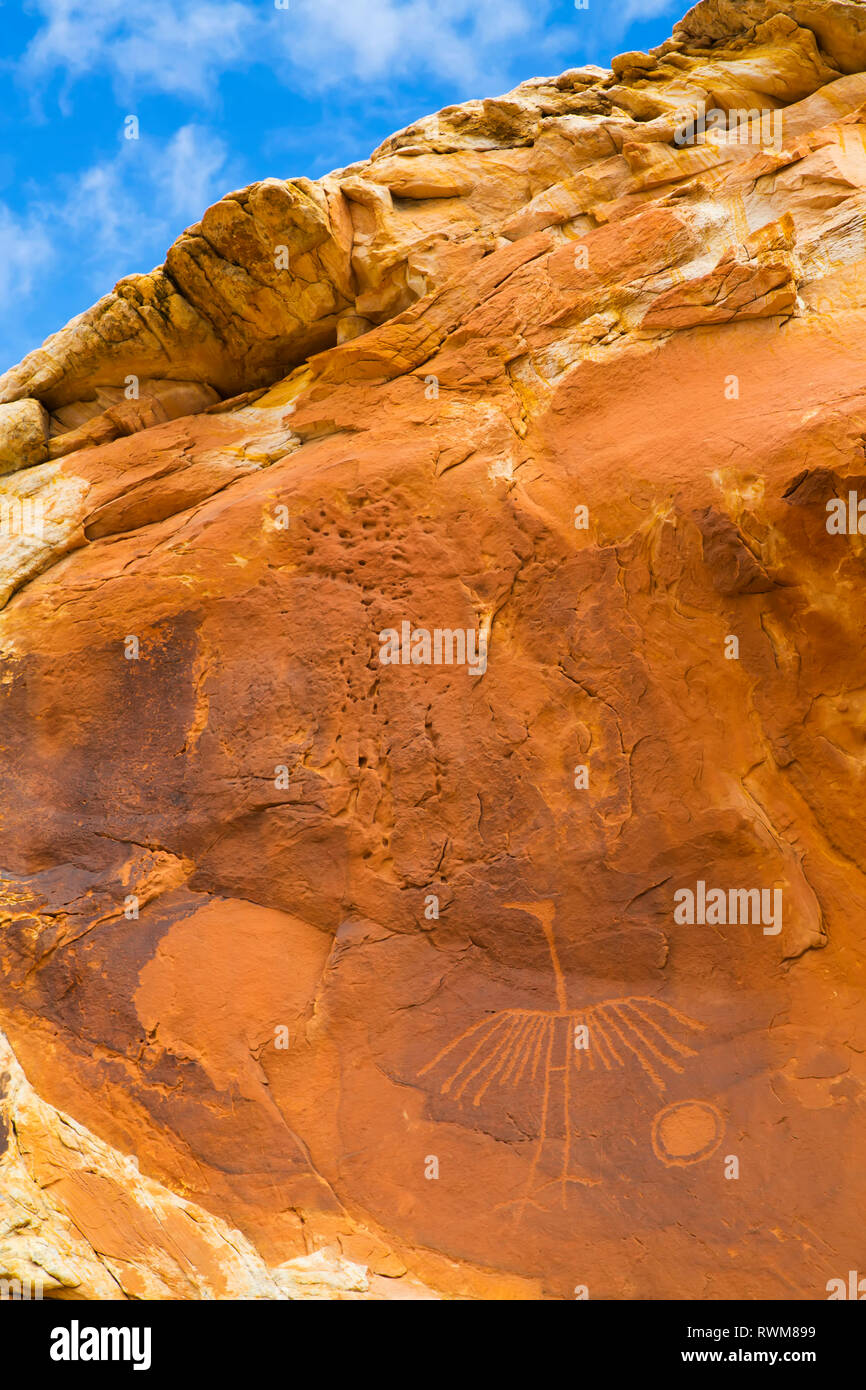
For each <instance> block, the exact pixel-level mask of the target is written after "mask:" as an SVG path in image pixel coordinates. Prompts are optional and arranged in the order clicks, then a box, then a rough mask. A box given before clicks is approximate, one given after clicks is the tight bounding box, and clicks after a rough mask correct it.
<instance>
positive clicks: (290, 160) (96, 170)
mask: <svg viewBox="0 0 866 1390" xmlns="http://www.w3.org/2000/svg"><path fill="white" fill-rule="evenodd" d="M278 4H279V5H280V8H278V7H277V5H278ZM285 4H287V6H288V8H282V6H283V5H285ZM686 8H687V5H686V4H684V3H683V2H682V0H589V7H588V8H587V9H585V10H578V9H576V8H575V6H574V0H550V3H547V0H0V34H2V44H0V371H3V370H5V369H6V368H7V367H9V366H11V365H13V364H14V363H15V362H17V361H19V360H20V359H21V358H22V357H23V356H24V355H25V353H27V352H29V351H30V350H31V349H32V348H34V347H38V346H39V344H40V343H41V342H42V341H43V339H44V338H46V337H47V336H48V334H49V333H53V332H55V331H56V330H57V329H58V328H60V327H62V325H63V324H64V323H65V322H66V321H67V320H68V319H70V318H72V317H73V315H75V314H78V313H80V312H81V311H82V310H83V309H86V308H87V307H88V306H89V305H90V304H92V303H93V302H94V301H95V300H96V299H98V298H99V297H100V295H102V294H105V293H107V292H108V291H109V290H110V289H111V288H112V286H113V285H114V283H115V281H117V280H118V279H120V277H121V276H123V275H126V274H129V273H131V272H133V271H146V270H150V269H151V268H152V267H153V266H155V265H158V264H159V263H160V262H161V261H162V260H163V259H164V256H165V252H166V250H167V248H168V247H169V246H170V244H171V242H172V241H173V240H174V239H175V237H176V236H177V235H178V233H179V232H181V231H182V230H183V229H184V227H187V226H189V225H190V223H192V222H195V221H197V220H198V218H199V217H200V216H201V214H202V212H203V211H204V209H205V208H206V207H207V205H208V204H209V203H212V202H214V201H215V200H216V199H217V198H218V197H219V196H220V195H221V194H222V193H225V192H228V191H229V190H231V189H233V188H241V187H243V185H244V184H247V183H252V182H254V181H255V180H256V179H262V178H268V177H276V178H291V177H294V176H296V175H299V174H305V175H307V176H308V177H310V178H318V177H319V176H320V175H321V174H325V173H328V172H329V171H330V170H331V169H336V168H340V167H341V166H343V165H345V164H351V163H352V162H353V161H354V160H357V159H365V158H366V157H367V156H368V155H369V154H370V152H371V151H372V150H373V149H374V148H375V147H376V145H378V144H379V143H380V142H381V141H382V140H383V139H384V138H385V137H386V136H387V135H390V134H391V133H392V132H393V131H395V130H399V129H400V128H401V127H402V126H405V125H408V124H409V123H410V122H411V121H413V120H416V119H417V118H418V117H419V116H423V115H426V114H427V113H428V112H431V111H436V110H438V109H439V108H440V107H442V106H448V105H450V104H451V103H454V102H459V101H466V100H468V99H469V98H470V97H488V96H497V95H499V94H500V93H502V92H505V91H507V90H508V89H509V88H511V87H514V86H516V85H517V83H518V82H522V81H524V80H525V79H526V78H529V77H537V76H541V75H545V74H552V73H559V72H561V71H563V70H564V69H565V68H569V67H578V66H580V65H581V64H583V63H599V64H601V65H603V66H605V67H606V66H608V65H609V62H610V58H611V57H612V55H613V54H615V53H621V52H623V51H625V50H627V49H631V48H641V49H646V48H649V47H651V46H653V45H655V44H658V43H661V42H662V41H663V40H664V39H665V38H667V37H668V35H669V34H670V31H671V26H672V24H673V22H674V21H675V20H677V19H678V18H680V17H681V15H682V14H683V13H684V11H685V9H686ZM128 116H135V117H136V118H137V120H138V123H139V139H137V140H129V139H126V138H124V123H125V121H126V118H127V117H128Z"/></svg>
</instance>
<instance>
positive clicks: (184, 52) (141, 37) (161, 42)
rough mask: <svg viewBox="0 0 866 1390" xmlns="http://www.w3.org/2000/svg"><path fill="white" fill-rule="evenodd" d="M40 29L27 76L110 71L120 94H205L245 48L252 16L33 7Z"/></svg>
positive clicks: (46, 3)
mask: <svg viewBox="0 0 866 1390" xmlns="http://www.w3.org/2000/svg"><path fill="white" fill-rule="evenodd" d="M35 7H36V9H37V10H39V11H40V13H41V14H42V15H43V16H44V20H45V22H44V24H43V27H42V28H41V29H39V31H38V32H37V34H36V36H35V37H34V39H33V40H32V42H31V43H30V45H29V47H28V48H27V50H26V52H25V54H24V57H23V59H22V63H21V70H22V73H23V75H24V76H25V77H30V78H36V77H40V76H45V75H46V74H48V73H51V72H55V71H58V70H59V71H62V72H65V73H67V74H68V75H69V76H71V77H73V78H74V77H82V76H84V75H86V74H88V73H92V72H98V71H108V72H110V73H111V74H112V75H113V77H114V79H115V84H116V86H117V87H119V88H122V89H123V90H124V91H128V90H132V91H134V92H137V91H144V90H150V91H160V92H165V93H169V94H171V95H174V96H196V97H202V96H206V95H207V94H208V91H209V90H210V89H211V88H212V86H213V84H214V83H215V82H216V80H218V78H219V75H220V73H222V72H224V71H226V70H228V69H230V68H233V67H236V66H237V65H238V61H239V60H243V57H244V54H245V53H246V52H248V51H249V49H250V38H251V36H252V33H253V31H254V30H255V28H256V26H257V17H256V13H255V11H254V10H253V9H252V8H251V7H250V6H248V5H246V4H241V3H239V0H228V3H223V2H222V0H219V3H210V2H209V0H203V2H202V3H198V4H195V3H194V4H191V5H190V4H183V3H179V0H146V2H145V3H137V0H35Z"/></svg>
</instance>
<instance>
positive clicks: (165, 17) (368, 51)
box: [21, 0, 651, 97]
mask: <svg viewBox="0 0 866 1390" xmlns="http://www.w3.org/2000/svg"><path fill="white" fill-rule="evenodd" d="M632 3H651V0H632ZM34 4H35V7H36V8H37V9H38V11H39V12H40V13H41V14H42V15H43V17H44V23H43V26H42V27H41V28H40V29H39V31H38V32H37V34H36V36H35V37H34V39H33V40H32V42H31V43H30V45H29V47H28V49H27V51H26V53H25V54H24V57H23V59H22V64H21V68H22V72H23V74H24V75H25V76H26V77H28V78H30V79H31V80H33V79H38V78H44V77H45V76H46V75H48V74H50V73H52V72H56V71H61V72H63V73H65V74H66V75H67V76H68V77H71V78H73V79H75V78H78V77H83V76H85V75H87V74H89V73H94V72H108V73H110V74H111V75H112V77H113V79H114V82H115V87H116V89H117V90H118V92H121V91H122V92H123V93H124V95H125V96H134V95H135V94H137V93H139V92H143V91H159V92H164V93H169V94H172V95H195V96H197V97H204V96H207V95H208V93H209V92H212V91H213V89H214V87H215V84H216V82H217V81H218V78H219V76H220V74H221V73H223V72H226V71H230V70H235V69H238V68H241V67H246V66H249V65H251V64H254V63H262V64H265V65H268V66H270V67H272V68H273V69H274V71H275V72H276V73H277V75H278V76H283V77H286V76H290V77H291V80H292V82H293V83H295V84H296V85H300V86H301V87H305V88H307V89H327V88H329V87H333V86H336V85H338V84H340V83H344V82H346V81H347V80H349V81H356V82H359V83H362V84H364V83H371V84H374V85H376V84H380V83H382V82H384V81H386V80H387V81H392V80H396V79H399V78H400V77H406V76H409V77H411V76H413V75H414V76H418V77H424V78H430V77H437V78H447V79H450V80H452V81H455V80H456V81H459V82H460V83H462V84H467V83H475V84H483V85H484V86H485V89H487V88H489V87H490V82H491V74H492V72H494V71H495V72H497V74H499V73H501V75H502V80H503V81H505V82H507V77H506V76H505V74H506V70H507V68H508V66H509V64H510V63H512V62H513V59H514V54H515V46H516V45H521V44H524V45H530V46H532V45H534V46H536V47H537V48H542V49H543V48H544V47H547V46H549V43H550V35H549V34H547V35H546V34H545V20H546V17H547V15H548V13H549V10H550V3H549V0H363V3H361V4H358V3H355V2H354V0H290V6H289V8H288V9H287V10H278V9H276V8H275V7H274V6H273V5H272V4H267V3H258V4H255V5H253V4H251V3H247V0H228V3H223V0H220V2H219V3H215V2H214V0H198V3H193V4H192V5H190V4H188V3H184V0H148V2H147V3H145V4H142V3H135V0H34ZM559 32H560V35H561V38H562V41H563V43H564V42H566V41H567V38H568V35H569V32H570V31H569V30H568V29H567V28H563V29H562V30H561V31H559Z"/></svg>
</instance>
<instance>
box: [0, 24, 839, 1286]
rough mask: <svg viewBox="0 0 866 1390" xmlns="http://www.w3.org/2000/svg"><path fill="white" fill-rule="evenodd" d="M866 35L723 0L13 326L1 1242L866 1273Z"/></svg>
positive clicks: (348, 1266) (427, 1280)
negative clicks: (64, 1137) (175, 1240)
mask: <svg viewBox="0 0 866 1390" xmlns="http://www.w3.org/2000/svg"><path fill="white" fill-rule="evenodd" d="M864 69H866V7H864V6H862V5H861V4H858V3H852V2H846V0H838V3H837V2H832V3H819V0H787V2H785V0H748V3H742V4H736V5H735V4H733V3H728V0H702V3H701V4H699V5H698V6H696V8H695V9H694V10H692V11H691V12H690V13H689V14H688V15H687V16H686V18H685V19H684V20H683V21H682V22H681V23H680V24H678V25H677V26H675V29H674V35H673V37H672V39H670V40H669V41H668V42H667V43H665V44H663V45H662V46H661V47H660V48H659V49H657V50H655V51H654V52H652V53H650V54H641V53H630V54H625V55H622V56H621V57H619V58H616V59H615V60H614V62H613V67H612V70H611V71H603V70H600V69H577V70H573V71H570V72H567V73H565V74H564V75H563V76H562V77H560V78H557V79H539V80H537V81H533V82H529V83H526V84H524V85H523V86H521V87H519V88H517V89H516V90H515V91H514V92H512V93H510V94H509V95H508V96H506V97H503V98H501V99H500V100H497V101H484V102H471V103H468V104H466V105H465V106H461V107H456V108H451V109H449V110H446V111H444V112H440V113H439V114H438V115H437V116H433V117H429V118H427V119H425V120H423V121H420V122H418V124H417V125H416V126H413V127H411V128H410V129H409V130H407V131H403V132H401V133H400V134H399V135H396V136H394V137H392V139H391V140H389V141H387V142H386V144H385V145H384V146H382V147H381V148H380V149H379V150H378V151H377V152H376V153H375V154H374V155H373V157H372V158H371V159H370V160H369V161H368V162H366V163H364V164H359V165H355V166H352V168H351V169H348V170H343V171H341V172H339V173H337V174H334V175H331V176H329V177H328V178H325V179H322V180H320V181H319V182H318V183H316V184H313V183H310V182H309V181H306V180H293V181H289V182H286V183H284V182H280V181H277V180H267V181H266V182H264V183H262V184H257V185H254V186H252V187H251V188H248V189H245V190H242V191H241V192H239V193H233V194H230V195H229V196H228V197H226V198H225V199H223V200H222V201H221V202H220V203H218V204H217V205H216V206H215V207H214V208H211V209H209V210H208V212H207V213H206V214H205V216H204V217H203V219H202V222H201V224H200V225H198V226H196V227H193V228H191V229H190V230H189V231H188V232H186V233H185V234H184V235H183V236H182V237H181V238H180V239H179V241H178V242H177V243H176V244H175V245H174V246H173V247H172V248H171V251H170V252H169V255H168V258H167V260H166V263H165V266H163V267H161V268H160V269H159V270H157V271H154V272H153V273H152V274H151V275H147V276H131V277H129V278H128V279H127V280H125V281H122V282H121V283H120V284H119V285H118V286H117V287H116V288H115V290H114V291H113V292H112V294H110V295H108V296H106V298H105V299H103V300H101V301H100V303H99V304H97V305H96V306H95V308H94V309H92V310H90V311H89V312H88V313H87V314H84V315H82V316H81V317H80V318H79V319H77V320H74V321H73V322H72V323H71V324H69V325H67V327H66V328H65V329H63V330H62V331H61V332H60V333H58V334H56V335H55V336H54V337H53V338H51V339H49V340H48V342H47V343H46V344H45V345H44V347H43V348H42V349H40V350H39V351H38V352H36V353H33V354H31V355H30V357H28V358H27V359H26V360H25V361H24V362H23V363H22V364H21V365H20V366H19V367H16V368H14V369H13V370H12V371H10V372H7V373H6V375H5V377H3V378H2V379H0V392H2V401H3V402H4V403H5V404H4V405H2V406H0V472H3V474H4V476H3V477H2V478H0V507H2V517H0V520H2V522H3V526H4V528H5V531H4V540H3V545H2V551H0V555H2V559H0V602H3V603H4V604H5V607H4V608H3V610H2V614H0V657H2V665H0V748H2V764H0V782H2V787H0V865H2V883H0V892H2V898H0V902H2V931H0V953H2V984H0V1013H2V1020H3V1026H4V1028H5V1031H6V1033H7V1035H8V1037H9V1040H10V1043H11V1047H14V1055H13V1053H12V1052H11V1049H10V1050H9V1059H10V1060H9V1064H8V1066H6V1082H5V1085H6V1087H7V1094H8V1096H9V1097H10V1098H9V1099H8V1102H7V1109H8V1110H9V1113H13V1112H14V1111H15V1107H16V1106H17V1108H18V1111H19V1112H20V1113H22V1114H26V1115H27V1116H28V1117H29V1119H28V1122H27V1124H25V1123H24V1121H23V1120H22V1121H21V1123H20V1124H19V1123H18V1121H16V1122H15V1123H16V1126H17V1128H16V1131H15V1132H16V1134H17V1138H16V1139H15V1142H14V1144H13V1145H12V1146H11V1148H9V1149H7V1154H8V1156H7V1157H4V1158H0V1174H3V1173H5V1174H6V1175H7V1176H5V1177H4V1178H3V1181H4V1182H5V1184H6V1186H5V1188H4V1189H3V1192H4V1195H3V1198H2V1200H0V1219H2V1222H3V1225H2V1228H0V1236H2V1238H0V1262H5V1265H6V1268H7V1270H8V1272H9V1276H10V1277H17V1278H24V1277H33V1271H34V1270H35V1269H41V1270H42V1271H43V1272H45V1273H46V1288H47V1290H48V1291H49V1292H51V1291H52V1290H54V1291H60V1294H61V1296H63V1297H82V1296H97V1297H111V1296H117V1297H120V1296H130V1297H135V1296H141V1291H142V1289H146V1290H150V1291H154V1290H155V1291H156V1295H157V1296H163V1297H202V1296H217V1297H239V1296H249V1293H250V1291H251V1290H252V1292H253V1296H260V1297H287V1296H288V1297H296V1296H309V1295H308V1294H304V1293H303V1292H300V1293H299V1292H298V1288H299V1283H298V1280H299V1278H301V1276H299V1275H298V1273H297V1271H298V1269H299V1268H300V1269H301V1270H302V1271H303V1270H304V1269H306V1268H308V1265H304V1263H303V1262H304V1261H307V1262H308V1264H309V1261H310V1259H312V1260H313V1274H307V1275H304V1276H303V1277H302V1278H301V1283H303V1279H304V1278H305V1279H306V1280H307V1284H308V1285H310V1286H312V1288H313V1292H314V1295H315V1296H342V1297H363V1296H375V1297H384V1296H386V1295H387V1293H388V1291H389V1289H390V1291H391V1293H392V1296H430V1294H431V1293H435V1294H437V1295H439V1296H446V1297H455V1296H456V1297H474V1298H480V1297H497V1298H515V1297H532V1298H535V1297H553V1298H571V1297H574V1292H575V1289H576V1288H578V1289H586V1290H588V1292H589V1296H590V1297H591V1298H767V1297H781V1298H791V1299H801V1298H804V1299H810V1298H820V1297H825V1296H826V1293H825V1289H826V1287H827V1282H828V1280H830V1279H833V1278H837V1277H845V1275H846V1273H847V1271H848V1270H849V1269H853V1268H858V1267H860V1268H862V1262H863V1251H862V1236H861V1232H860V1229H859V1225H858V1222H857V1219H856V1215H857V1213H858V1212H862V1210H863V1207H864V1201H866V1191H864V1188H866V1184H864V1179H863V1176H862V1171H861V1169H862V1165H857V1163H856V1161H855V1155H856V1154H857V1152H858V1146H862V1143H863V1139H864V1124H863V1121H864V1082H866V1059H864V1053H866V1016H864V1007H863V948H864V926H863V907H864V900H866V877H864V869H866V859H864V852H863V848H862V833H861V828H860V824H861V799H862V798H861V791H862V790H863V784H864V727H866V725H864V718H866V706H864V691H866V657H864V654H863V652H862V651H861V646H862V641H861V632H862V626H863V618H864V600H863V596H862V592H861V588H862V583H863V579H864V555H863V547H864V542H863V540H862V539H861V532H860V529H859V519H860V514H859V510H858V506H859V499H860V497H863V498H864V500H866V460H864V440H866V389H864V383H866V332H864V329H866V236H864V225H866V224H864V212H866V146H864V132H866V71H864ZM708 111H709V112H711V113H715V118H714V119H715V128H711V129H707V128H706V127H707V125H709V126H710V127H712V125H713V121H712V120H711V121H709V122H708V121H707V120H706V116H707V112H708ZM722 116H723V117H724V121H722V120H721V119H720V117H722ZM16 450H17V452H16ZM9 460H11V461H9ZM834 499H838V503H837V502H834ZM828 504H829V509H828ZM864 511H866V508H864ZM863 529H864V531H866V521H864V523H863ZM858 585H860V586H861V588H858ZM457 632H459V633H460V634H461V640H462V641H464V643H466V644H467V645H468V651H466V652H464V656H465V657H466V658H467V659H465V660H462V661H461V654H460V650H459V647H458V645H457V639H456V638H455V637H454V636H453V635H454V634H455V633H457ZM443 633H444V634H447V635H446V636H444V637H443ZM387 634H393V636H392V637H389V636H387ZM452 641H453V643H454V646H453V653H452V651H451V643H452ZM443 644H444V645H443ZM437 651H438V653H439V654H440V656H442V654H443V652H448V653H449V654H453V656H454V658H455V659H454V660H453V661H452V662H450V663H449V662H448V661H447V660H445V659H444V657H443V659H441V660H439V661H437V660H436V654H437ZM389 655H390V656H391V657H393V658H394V659H393V660H388V661H383V659H382V658H383V656H389ZM473 655H474V660H473V659H472V658H473ZM690 904H691V913H690V906H689V905H690ZM690 915H691V917H692V918H693V920H689V916H690ZM4 1046H5V1045H4ZM16 1059H17V1060H16ZM22 1069H23V1070H22ZM25 1077H26V1080H25ZM31 1087H32V1088H33V1089H32V1090H31ZM5 1113H6V1112H5V1111H4V1114H5ZM62 1126H71V1128H72V1131H74V1134H75V1136H76V1138H75V1141H74V1143H73V1145H72V1149H71V1150H70V1156H68V1157H64V1154H63V1152H62V1148H63V1144H62V1141H61V1140H60V1139H58V1134H59V1133H60V1129H61V1127H62ZM4 1164H5V1165H6V1167H5V1169H4V1167H3V1165H4ZM58 1177H59V1180H58ZM118 1194H120V1195H118ZM118 1202H120V1203H121V1206H120V1207H119V1208H118V1206H117V1203H118ZM16 1204H17V1205H16ZM140 1209H146V1210H147V1211H151V1212H152V1211H153V1210H158V1211H161V1212H164V1213H170V1214H171V1222H172V1223H174V1225H175V1226H176V1227H177V1229H178V1230H181V1231H183V1232H185V1233H186V1234H187V1235H188V1233H189V1231H190V1230H191V1228H192V1227H193V1226H197V1228H198V1235H197V1236H196V1241H195V1242H193V1241H192V1240H191V1239H190V1240H188V1241H187V1243H186V1245H185V1247H184V1259H183V1260H180V1262H178V1257H177V1252H176V1251H175V1250H174V1249H172V1250H166V1248H164V1244H161V1240H162V1238H161V1237H160V1236H159V1234H158V1230H157V1225H156V1224H154V1221H153V1219H152V1217H148V1218H147V1219H145V1217H144V1216H143V1215H141V1210H140ZM103 1210H104V1211H105V1213H108V1212H109V1211H114V1212H115V1217H114V1218H113V1219H112V1221H108V1219H107V1216H106V1219H105V1220H103V1219H101V1217H100V1213H101V1212H102V1211H103ZM118 1210H120V1211H121V1212H122V1217H118V1216H117V1215H116V1213H117V1211H118ZM16 1212H19V1213H20V1212H25V1213H26V1214H27V1220H26V1221H23V1222H22V1221H16V1219H15V1217H16ZM136 1213H138V1214H137V1215H136ZM164 1219H167V1217H165V1218H164ZM157 1224H158V1223H157ZM196 1242H197V1243H196ZM298 1261H300V1262H301V1264H300V1266H299V1265H298ZM316 1261H318V1263H316ZM858 1262H859V1265H858ZM2 1273H3V1271H0V1274H2ZM48 1276H50V1278H49V1277H48ZM317 1281H318V1282H317ZM329 1281H330V1282H329ZM320 1286H321V1287H320ZM322 1288H324V1290H325V1291H324V1292H322ZM328 1289H330V1290H332V1291H333V1292H332V1293H329V1292H328ZM146 1296H149V1295H146Z"/></svg>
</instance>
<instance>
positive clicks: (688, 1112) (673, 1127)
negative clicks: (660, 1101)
mask: <svg viewBox="0 0 866 1390" xmlns="http://www.w3.org/2000/svg"><path fill="white" fill-rule="evenodd" d="M724 1132H725V1122H724V1120H723V1119H722V1117H721V1115H720V1114H719V1111H718V1110H717V1109H716V1107H715V1106H714V1105H710V1104H709V1102H708V1101H705V1100H678V1101H677V1102H676V1103H675V1104H674V1105H667V1106H665V1108H664V1110H660V1111H659V1113H658V1114H657V1115H656V1117H655V1119H654V1120H653V1129H652V1139H653V1150H654V1152H655V1156H656V1158H659V1159H661V1161H662V1163H667V1164H668V1166H672V1165H675V1164H687V1163H700V1162H701V1161H702V1160H703V1159H705V1158H709V1157H710V1154H714V1153H715V1151H716V1149H717V1148H718V1147H719V1145H720V1144H721V1142H722V1135H723V1134H724Z"/></svg>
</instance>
